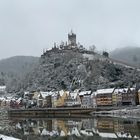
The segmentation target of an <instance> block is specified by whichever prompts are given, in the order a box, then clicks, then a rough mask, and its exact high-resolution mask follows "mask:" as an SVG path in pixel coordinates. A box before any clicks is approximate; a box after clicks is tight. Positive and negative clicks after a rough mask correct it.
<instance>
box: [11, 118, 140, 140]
mask: <svg viewBox="0 0 140 140" xmlns="http://www.w3.org/2000/svg"><path fill="white" fill-rule="evenodd" d="M10 126H11V127H12V133H11V134H12V135H13V136H15V137H18V138H21V139H23V140H33V139H34V140H46V139H50V140H51V139H52V140H59V139H69V140H85V139H86V140H92V139H95V140H101V139H102V140H105V139H130V140H132V139H139V138H140V121H138V120H128V119H118V118H109V117H98V118H92V119H91V118H87V119H60V118H59V119H23V120H18V119H14V120H11V121H10ZM10 131H11V129H10Z"/></svg>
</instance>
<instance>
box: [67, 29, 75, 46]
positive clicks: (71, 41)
mask: <svg viewBox="0 0 140 140" xmlns="http://www.w3.org/2000/svg"><path fill="white" fill-rule="evenodd" d="M68 45H70V46H76V34H74V33H73V32H72V31H71V33H69V34H68Z"/></svg>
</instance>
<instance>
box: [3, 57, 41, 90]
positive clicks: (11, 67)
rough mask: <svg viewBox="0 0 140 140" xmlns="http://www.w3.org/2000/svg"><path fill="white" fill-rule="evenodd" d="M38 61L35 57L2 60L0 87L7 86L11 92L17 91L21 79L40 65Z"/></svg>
mask: <svg viewBox="0 0 140 140" xmlns="http://www.w3.org/2000/svg"><path fill="white" fill-rule="evenodd" d="M38 60H39V58H38V57H33V56H14V57H10V58H7V59H2V60H0V85H5V84H6V86H7V87H8V89H9V90H10V89H11V90H12V89H16V88H17V87H16V86H18V85H19V83H20V81H21V79H22V78H23V77H24V76H25V75H26V74H27V73H28V72H30V71H32V70H33V69H34V67H35V66H36V65H37V64H38ZM13 86H14V87H13ZM15 87H16V88H15Z"/></svg>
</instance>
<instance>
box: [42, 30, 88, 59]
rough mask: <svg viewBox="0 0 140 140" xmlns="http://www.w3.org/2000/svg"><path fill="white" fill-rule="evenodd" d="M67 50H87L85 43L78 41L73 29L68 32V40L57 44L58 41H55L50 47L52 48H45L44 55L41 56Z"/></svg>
mask: <svg viewBox="0 0 140 140" xmlns="http://www.w3.org/2000/svg"><path fill="white" fill-rule="evenodd" d="M67 50H72V51H76V52H83V51H84V52H85V51H87V50H86V49H85V48H84V47H83V45H81V44H80V43H79V42H78V43H77V41H76V34H75V33H73V31H71V32H70V33H68V41H66V42H63V41H62V42H61V43H60V45H57V44H56V43H54V46H53V47H52V48H51V49H50V50H46V51H44V50H43V55H42V56H41V57H44V56H45V55H47V54H48V53H49V54H50V53H53V52H54V53H61V52H65V51H67Z"/></svg>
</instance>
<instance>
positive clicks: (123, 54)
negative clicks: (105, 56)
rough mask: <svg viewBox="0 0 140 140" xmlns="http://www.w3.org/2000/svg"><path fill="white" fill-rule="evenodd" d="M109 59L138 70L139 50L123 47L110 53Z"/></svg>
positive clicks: (139, 61)
mask: <svg viewBox="0 0 140 140" xmlns="http://www.w3.org/2000/svg"><path fill="white" fill-rule="evenodd" d="M110 57H111V58H113V59H116V60H119V61H122V62H125V63H128V64H130V65H133V66H136V67H139V68H140V48H139V47H125V48H120V49H116V50H114V51H112V52H111V53H110Z"/></svg>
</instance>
